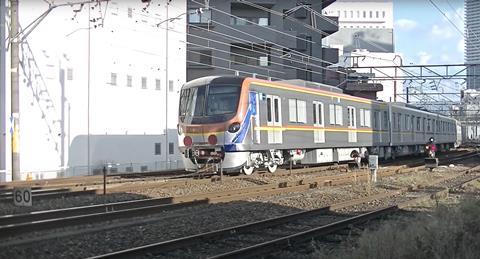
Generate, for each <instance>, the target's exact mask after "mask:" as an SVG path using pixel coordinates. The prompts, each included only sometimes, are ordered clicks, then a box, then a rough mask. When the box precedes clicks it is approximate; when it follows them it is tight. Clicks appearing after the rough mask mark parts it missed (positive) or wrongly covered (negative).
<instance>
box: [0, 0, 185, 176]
mask: <svg viewBox="0 0 480 259" xmlns="http://www.w3.org/2000/svg"><path fill="white" fill-rule="evenodd" d="M4 2H5V1H2V3H4ZM46 2H47V1H20V5H19V18H20V27H21V28H26V27H27V26H28V25H29V23H30V22H31V21H33V20H34V19H36V18H37V17H39V16H41V15H42V13H43V12H45V11H46V10H48V8H49V6H48V4H46ZM142 2H144V1H108V2H107V1H99V2H98V3H91V4H83V5H78V4H77V5H72V6H69V5H65V6H59V7H56V8H54V9H53V10H52V11H51V12H50V13H49V14H48V16H46V17H45V19H43V20H42V22H41V23H40V24H39V25H38V26H36V27H35V28H34V29H33V31H32V32H31V33H30V34H29V35H28V36H27V37H26V38H25V39H23V41H22V42H21V44H20V64H19V74H20V77H19V79H20V85H19V90H20V113H19V117H20V131H19V140H20V142H19V153H20V172H21V175H22V179H25V178H26V177H27V176H28V177H29V176H31V177H32V178H34V179H35V178H46V177H56V176H58V175H67V176H71V175H80V174H87V173H92V172H93V173H94V172H98V171H101V169H102V168H103V166H107V167H108V165H109V166H110V167H111V168H109V170H110V171H115V170H118V171H127V172H128V171H145V170H159V169H164V168H166V167H177V166H182V164H181V162H180V160H179V159H178V149H177V135H176V132H177V131H176V123H177V117H176V111H177V108H176V107H178V97H179V93H178V92H179V89H180V87H181V85H182V84H183V83H184V82H185V77H186V72H185V65H184V64H185V60H186V49H185V41H186V32H185V27H186V26H185V21H186V2H185V0H184V1H171V2H170V1H168V0H162V1H158V2H156V3H155V4H153V3H152V4H149V3H148V1H147V2H146V3H142ZM61 3H62V2H61V1H55V4H61ZM167 3H169V4H167ZM1 18H2V19H3V20H5V19H7V20H8V19H10V17H9V13H8V12H6V14H5V17H1ZM2 24H3V23H2ZM167 26H168V30H167ZM20 39H21V37H20ZM2 55H4V53H2ZM9 55H10V53H7V55H6V56H7V57H9ZM7 75H9V74H8V73H7ZM6 82H7V83H6V87H5V88H6V92H7V93H6V96H7V99H8V98H9V96H10V85H9V82H10V81H9V78H7V80H6ZM1 105H4V104H3V103H2V104H1ZM9 105H10V101H9V100H7V103H6V105H5V106H4V107H5V108H6V109H5V110H6V111H5V112H4V115H5V116H4V118H5V119H4V120H5V121H2V125H6V126H5V128H3V127H2V130H3V131H2V133H3V134H2V135H3V137H2V138H4V139H3V140H4V141H2V142H0V144H2V145H3V149H4V150H5V152H4V154H2V157H4V158H5V160H4V161H6V163H5V164H6V165H5V167H6V168H5V169H6V171H7V173H6V174H5V173H3V174H1V173H0V176H1V177H2V178H1V179H0V181H4V180H9V179H10V178H11V177H10V174H11V169H12V168H11V165H9V161H11V157H10V154H11V149H10V148H11V142H10V138H11V134H10V132H9V129H10V128H11V126H12V125H11V124H10V121H9V119H8V118H10V107H9ZM0 111H1V110H0ZM4 143H5V144H4ZM1 169H2V168H0V170H1Z"/></svg>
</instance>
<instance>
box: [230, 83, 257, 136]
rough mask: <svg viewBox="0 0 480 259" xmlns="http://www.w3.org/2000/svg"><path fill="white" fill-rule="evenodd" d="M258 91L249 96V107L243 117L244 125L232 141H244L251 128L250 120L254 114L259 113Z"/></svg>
mask: <svg viewBox="0 0 480 259" xmlns="http://www.w3.org/2000/svg"><path fill="white" fill-rule="evenodd" d="M256 104H257V93H255V92H250V93H249V98H248V108H247V114H246V115H245V118H244V119H243V122H242V126H241V128H240V130H239V131H238V133H237V135H236V136H235V137H234V138H233V140H232V143H243V140H244V139H245V136H246V135H247V132H248V129H249V128H250V122H251V121H252V120H251V118H252V116H256V115H257V105H256Z"/></svg>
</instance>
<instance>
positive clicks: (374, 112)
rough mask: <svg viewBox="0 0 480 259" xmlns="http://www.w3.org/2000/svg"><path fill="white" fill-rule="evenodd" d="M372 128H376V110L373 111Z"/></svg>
mask: <svg viewBox="0 0 480 259" xmlns="http://www.w3.org/2000/svg"><path fill="white" fill-rule="evenodd" d="M373 128H374V129H378V112H377V111H373Z"/></svg>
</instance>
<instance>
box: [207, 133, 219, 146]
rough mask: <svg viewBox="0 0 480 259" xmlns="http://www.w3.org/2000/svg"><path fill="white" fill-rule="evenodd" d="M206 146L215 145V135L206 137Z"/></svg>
mask: <svg viewBox="0 0 480 259" xmlns="http://www.w3.org/2000/svg"><path fill="white" fill-rule="evenodd" d="M208 144H210V145H215V144H217V136H215V135H210V136H208Z"/></svg>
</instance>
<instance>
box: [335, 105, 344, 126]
mask: <svg viewBox="0 0 480 259" xmlns="http://www.w3.org/2000/svg"><path fill="white" fill-rule="evenodd" d="M335 124H337V125H343V108H342V106H340V105H335Z"/></svg>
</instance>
